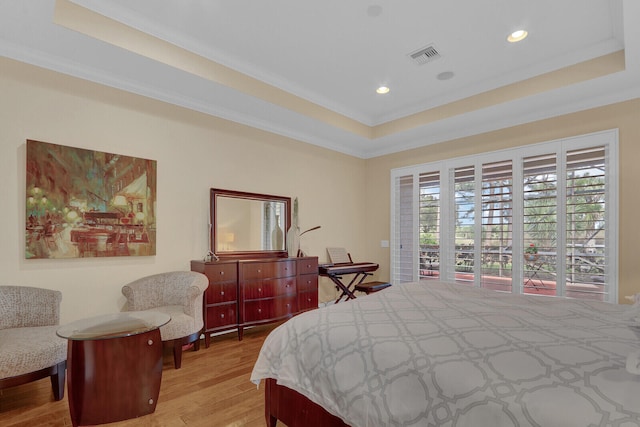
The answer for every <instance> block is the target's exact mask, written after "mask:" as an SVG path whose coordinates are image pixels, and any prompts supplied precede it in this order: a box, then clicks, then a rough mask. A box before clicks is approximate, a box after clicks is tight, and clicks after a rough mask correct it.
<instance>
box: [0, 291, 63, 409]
mask: <svg viewBox="0 0 640 427" xmlns="http://www.w3.org/2000/svg"><path fill="white" fill-rule="evenodd" d="M61 301H62V293H61V292H59V291H54V290H50V289H40V288H33V287H27V286H0V390H1V389H4V388H8V387H14V386H17V385H20V384H25V383H28V382H31V381H35V380H39V379H41V378H45V377H51V387H52V389H53V396H54V399H55V400H60V399H62V398H63V397H64V381H65V375H66V362H67V340H65V339H62V338H60V337H58V336H57V335H56V330H57V329H58V325H59V323H60V302H61Z"/></svg>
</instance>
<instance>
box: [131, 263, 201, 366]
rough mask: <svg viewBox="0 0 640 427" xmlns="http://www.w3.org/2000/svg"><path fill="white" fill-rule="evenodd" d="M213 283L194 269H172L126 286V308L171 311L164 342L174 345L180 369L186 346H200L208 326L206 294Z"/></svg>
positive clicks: (164, 333)
mask: <svg viewBox="0 0 640 427" xmlns="http://www.w3.org/2000/svg"><path fill="white" fill-rule="evenodd" d="M208 286H209V280H208V279H207V276H205V275H204V274H201V273H196V272H194V271H172V272H168V273H160V274H155V275H153V276H147V277H143V278H141V279H138V280H135V281H133V282H131V283H129V284H128V285H125V286H123V287H122V294H123V295H124V296H125V297H126V298H127V303H126V304H125V307H124V311H144V310H155V311H160V312H162V313H167V314H168V315H170V316H171V321H169V323H167V324H166V325H164V326H162V327H161V328H160V336H161V337H162V344H163V345H164V346H170V347H173V359H174V365H175V368H176V369H179V368H180V366H181V365H182V346H183V345H186V344H189V343H194V345H193V347H194V350H196V351H197V350H198V349H199V348H200V334H201V332H202V328H203V326H204V320H203V318H202V298H203V294H204V291H205V290H206V289H207V287H208Z"/></svg>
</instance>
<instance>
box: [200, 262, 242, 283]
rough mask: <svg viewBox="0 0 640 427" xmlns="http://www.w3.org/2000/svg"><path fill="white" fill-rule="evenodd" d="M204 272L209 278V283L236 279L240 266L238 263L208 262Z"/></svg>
mask: <svg viewBox="0 0 640 427" xmlns="http://www.w3.org/2000/svg"><path fill="white" fill-rule="evenodd" d="M204 274H205V275H206V276H207V277H208V278H209V283H217V282H230V281H236V280H237V279H238V268H237V267H236V263H224V264H206V265H205V266H204Z"/></svg>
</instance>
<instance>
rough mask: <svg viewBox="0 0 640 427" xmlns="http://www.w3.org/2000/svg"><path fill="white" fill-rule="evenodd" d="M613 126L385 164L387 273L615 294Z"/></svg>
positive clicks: (556, 292)
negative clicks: (389, 169)
mask: <svg viewBox="0 0 640 427" xmlns="http://www.w3.org/2000/svg"><path fill="white" fill-rule="evenodd" d="M616 165H617V131H616V130H611V131H605V132H599V133H595V134H590V135H583V136H579V137H575V138H567V139H563V140H558V141H551V142H547V143H542V144H535V145H531V146H527V147H523V148H519V149H512V150H505V151H499V152H493V153H486V154H481V155H477V156H473V157H465V158H458V159H449V160H446V161H442V162H436V163H430V164H424V165H417V166H412V167H408V168H401V169H396V170H393V171H392V174H391V175H392V176H391V179H392V185H391V193H392V194H391V196H392V197H391V200H392V201H393V204H394V206H393V209H392V221H391V226H392V233H391V235H392V242H391V250H392V258H391V264H392V265H391V276H392V281H395V282H397V283H402V282H408V281H415V280H425V281H428V280H433V279H442V280H446V281H455V282H457V283H460V284H465V285H468V286H479V287H485V288H488V289H493V290H496V291H503V292H512V293H527V294H540V295H549V296H561V297H574V298H589V299H597V300H603V301H611V302H615V301H617V282H616V281H617V273H616V270H617V265H614V264H615V262H614V260H615V259H616V257H615V251H616V246H615V244H612V243H611V242H615V241H616V239H615V238H616V236H617V223H616V221H615V216H614V215H613V213H614V212H616V210H617V209H616V206H617V176H616V174H615V173H611V172H612V171H615V170H616Z"/></svg>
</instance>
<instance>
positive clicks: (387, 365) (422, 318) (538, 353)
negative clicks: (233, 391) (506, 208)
mask: <svg viewBox="0 0 640 427" xmlns="http://www.w3.org/2000/svg"><path fill="white" fill-rule="evenodd" d="M630 310H632V308H631V307H630V306H623V305H614V304H607V303H598V302H588V301H579V300H566V299H555V298H548V297H537V296H521V295H510V294H502V293H497V292H494V291H486V290H484V289H477V288H469V287H465V286H462V285H451V284H444V283H441V282H434V281H429V282H422V283H409V284H404V285H395V286H392V287H390V288H388V289H386V290H384V291H381V292H378V293H375V294H371V295H369V296H366V297H360V298H357V299H356V300H352V301H349V302H345V303H340V304H336V305H332V306H329V307H325V308H321V309H318V310H314V311H311V312H307V313H304V314H301V315H299V316H297V317H295V318H293V319H291V320H289V321H288V322H286V323H284V324H283V325H281V326H279V327H278V328H276V329H275V330H274V331H272V333H271V334H270V335H269V336H268V337H267V339H266V341H265V343H264V345H263V347H262V350H261V352H260V355H259V357H258V360H257V362H256V364H255V366H254V369H253V372H252V375H251V381H253V382H254V383H257V384H259V382H260V380H261V379H264V378H275V379H276V380H277V381H278V383H279V384H282V385H284V386H286V387H289V388H291V389H293V390H296V391H297V392H299V393H301V394H303V395H305V396H306V397H308V398H309V399H311V400H312V401H314V402H316V403H318V404H319V405H321V406H322V407H324V408H325V409H326V410H328V411H329V412H330V413H332V414H334V415H336V416H338V417H340V418H341V419H342V420H344V421H345V422H346V423H348V424H350V425H351V426H354V427H365V426H367V427H378V426H450V427H454V426H455V427H462V426H474V427H484V426H487V427H489V426H490V427H498V426H520V427H523V426H543V427H555V426H558V427H572V426H575V427H586V426H619V427H632V426H640V375H634V374H631V373H628V372H627V370H626V369H625V361H626V359H627V356H628V355H629V354H630V353H633V352H637V351H638V350H640V338H639V337H640V330H639V329H637V327H636V326H635V323H634V322H633V321H632V320H630V316H629V312H630Z"/></svg>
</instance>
